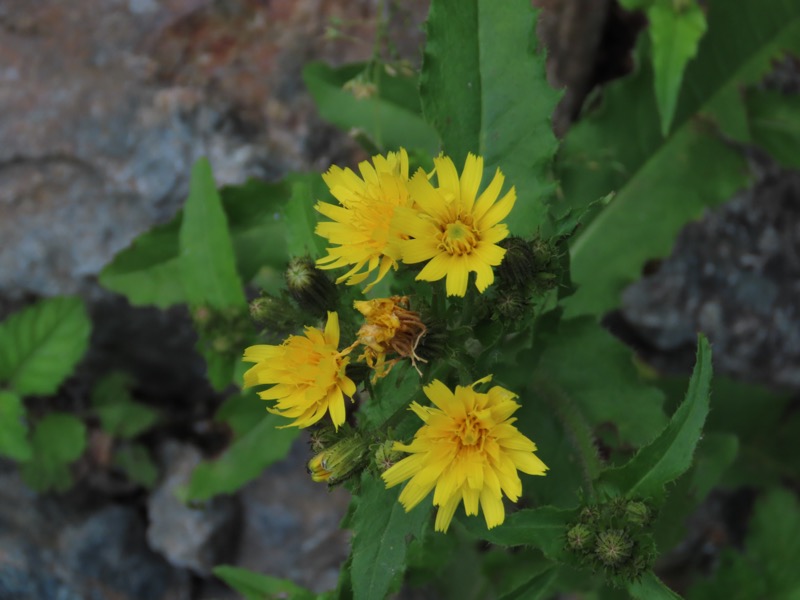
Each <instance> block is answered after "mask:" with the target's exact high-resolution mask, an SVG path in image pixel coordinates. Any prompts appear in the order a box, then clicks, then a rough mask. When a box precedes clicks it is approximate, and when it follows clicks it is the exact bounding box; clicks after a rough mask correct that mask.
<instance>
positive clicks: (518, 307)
mask: <svg viewBox="0 0 800 600" xmlns="http://www.w3.org/2000/svg"><path fill="white" fill-rule="evenodd" d="M495 308H496V312H495V313H494V314H493V317H494V318H495V319H500V318H502V319H507V320H509V321H518V320H519V319H521V318H522V317H524V316H525V315H526V314H527V313H528V309H529V308H530V304H529V303H528V299H527V297H526V294H525V293H524V292H523V291H522V290H521V289H519V288H515V287H512V288H500V289H498V292H497V300H496V301H495Z"/></svg>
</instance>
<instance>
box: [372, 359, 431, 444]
mask: <svg viewBox="0 0 800 600" xmlns="http://www.w3.org/2000/svg"><path fill="white" fill-rule="evenodd" d="M374 392H375V393H374V394H372V395H371V398H372V399H371V400H370V401H369V402H368V403H366V404H365V405H364V406H362V407H361V409H360V410H359V411H358V421H359V426H361V427H364V428H366V429H367V430H370V429H377V428H379V427H381V426H382V425H383V424H384V423H385V422H386V421H387V420H388V419H390V418H391V417H392V416H394V415H396V414H397V413H398V411H402V410H403V409H406V408H408V407H409V405H410V404H411V402H412V401H413V400H415V399H416V398H417V396H419V395H420V394H421V393H422V380H421V379H420V377H419V375H418V374H417V372H416V371H415V370H414V368H413V367H412V366H411V365H410V364H406V363H404V364H400V365H397V366H396V367H394V368H393V369H392V371H391V372H390V373H389V374H388V375H387V376H386V377H384V378H383V379H379V380H378V381H377V382H376V383H375V386H374Z"/></svg>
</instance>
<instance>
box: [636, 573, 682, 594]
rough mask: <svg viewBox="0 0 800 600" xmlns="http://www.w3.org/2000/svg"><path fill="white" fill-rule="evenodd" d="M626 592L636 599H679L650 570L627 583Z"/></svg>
mask: <svg viewBox="0 0 800 600" xmlns="http://www.w3.org/2000/svg"><path fill="white" fill-rule="evenodd" d="M628 592H630V595H631V597H632V598H635V599H636V600H681V597H680V596H679V595H678V594H676V593H675V592H673V591H672V590H671V589H669V588H668V587H667V586H666V585H664V582H663V581H661V580H660V579H659V578H658V577H656V575H655V574H654V573H653V572H652V571H648V572H647V573H645V574H644V575H642V578H641V579H639V580H638V581H634V582H633V583H629V584H628Z"/></svg>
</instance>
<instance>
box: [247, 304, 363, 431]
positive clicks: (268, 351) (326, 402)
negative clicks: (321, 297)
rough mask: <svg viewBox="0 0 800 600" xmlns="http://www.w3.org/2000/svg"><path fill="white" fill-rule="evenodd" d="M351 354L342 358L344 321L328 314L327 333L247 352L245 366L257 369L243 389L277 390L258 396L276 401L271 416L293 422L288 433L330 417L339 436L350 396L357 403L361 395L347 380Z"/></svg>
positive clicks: (312, 331) (312, 329) (309, 333)
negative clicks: (260, 386) (262, 387)
mask: <svg viewBox="0 0 800 600" xmlns="http://www.w3.org/2000/svg"><path fill="white" fill-rule="evenodd" d="M349 351H350V350H349V349H346V350H344V351H342V352H339V315H338V314H336V313H335V312H329V313H328V322H327V323H326V325H325V331H324V332H323V331H322V330H320V329H317V328H316V327H306V330H305V335H293V336H290V337H289V338H288V339H287V340H286V341H284V342H283V344H281V345H280V346H268V345H263V344H262V345H258V346H250V347H249V348H247V349H246V350H245V351H244V358H243V360H244V361H245V362H253V363H256V364H255V365H254V366H253V367H251V368H250V369H249V370H248V371H247V372H246V373H245V374H244V385H245V387H250V386H253V385H258V384H270V385H272V387H271V388H269V389H268V390H265V391H263V392H259V393H258V395H259V396H260V397H261V398H262V399H264V400H277V404H276V405H275V407H274V408H268V409H267V410H268V411H269V412H271V413H274V414H276V415H281V416H283V417H288V418H290V419H294V422H293V423H290V424H289V425H286V427H291V426H294V427H309V426H310V425H313V424H314V423H316V422H317V421H319V420H320V419H321V418H322V417H324V416H325V413H330V415H331V421H333V426H334V427H335V428H336V429H337V430H338V429H339V426H340V425H342V424H343V423H344V420H345V405H344V399H345V396H348V397H350V398H351V401H352V396H353V394H355V392H356V385H355V383H353V381H352V380H351V379H350V378H349V377H347V375H345V369H346V367H347V364H348V363H349V362H350V359H349V358H346V354H347V353H348V352H349Z"/></svg>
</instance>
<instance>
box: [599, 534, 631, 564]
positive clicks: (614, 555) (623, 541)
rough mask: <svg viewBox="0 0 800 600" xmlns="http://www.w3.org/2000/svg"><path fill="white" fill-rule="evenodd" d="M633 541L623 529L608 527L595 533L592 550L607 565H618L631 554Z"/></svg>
mask: <svg viewBox="0 0 800 600" xmlns="http://www.w3.org/2000/svg"><path fill="white" fill-rule="evenodd" d="M632 549H633V541H632V540H631V538H630V536H629V535H628V533H627V532H626V531H625V530H624V529H609V530H607V531H601V532H600V533H598V534H597V539H596V541H595V546H594V551H595V554H596V555H597V558H598V559H600V562H601V563H603V564H604V565H605V566H607V567H618V566H619V565H621V564H622V563H624V562H625V561H626V560H628V558H630V556H631V550H632Z"/></svg>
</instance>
